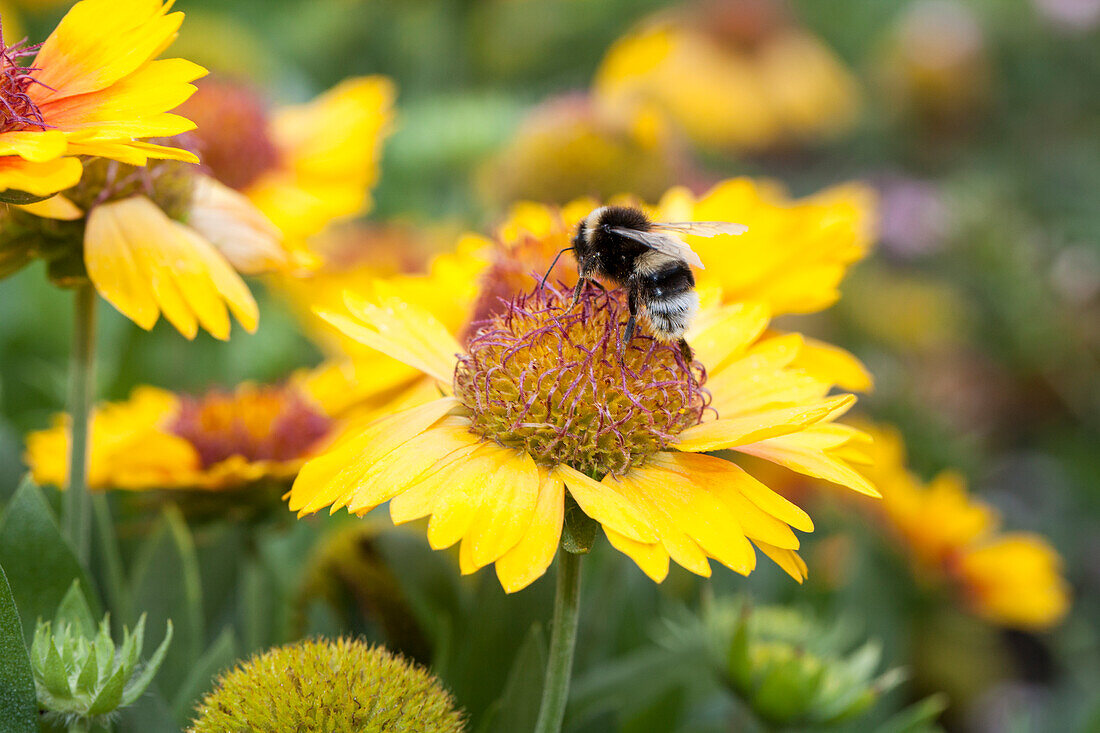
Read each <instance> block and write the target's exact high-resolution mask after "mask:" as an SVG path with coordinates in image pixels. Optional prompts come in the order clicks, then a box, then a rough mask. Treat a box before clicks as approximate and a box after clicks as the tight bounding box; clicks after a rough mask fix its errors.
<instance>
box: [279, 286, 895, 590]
mask: <svg viewBox="0 0 1100 733" xmlns="http://www.w3.org/2000/svg"><path fill="white" fill-rule="evenodd" d="M620 295H621V294H620V293H618V292H615V293H611V294H601V292H600V291H598V290H597V289H596V288H589V289H587V290H586V291H584V293H583V295H582V299H581V303H580V304H579V306H578V307H577V308H574V309H572V310H571V311H567V310H566V308H565V307H564V305H565V304H566V303H567V301H568V297H569V296H568V294H566V293H564V291H559V290H552V291H551V290H545V291H540V293H537V294H532V295H529V296H521V297H518V298H516V299H513V300H511V301H510V302H508V303H504V304H502V305H501V307H500V309H498V310H497V312H496V313H495V314H494V315H492V316H491V317H490V318H489V319H488V320H486V321H484V322H482V323H481V324H479V326H478V327H477V329H476V330H475V332H474V333H473V334H471V335H469V336H468V338H467V340H466V345H465V346H463V345H462V344H461V343H460V342H459V341H458V340H457V338H456V334H454V333H452V331H451V330H449V329H448V328H447V327H446V326H444V324H443V323H442V322H440V320H439V319H438V318H436V317H435V316H433V315H432V314H431V313H429V312H428V311H427V310H426V309H424V308H421V307H418V306H417V305H414V304H411V303H408V302H405V301H403V300H401V299H400V298H398V297H396V296H390V297H380V298H377V299H375V300H374V302H371V301H369V300H366V299H363V298H361V297H357V296H356V295H355V294H354V293H350V292H349V293H346V294H345V299H346V306H347V307H346V310H345V309H342V310H341V311H339V312H337V311H323V312H321V315H322V316H323V317H324V318H326V319H327V320H328V321H329V322H331V323H332V324H333V325H334V326H336V327H337V328H339V329H340V330H341V331H343V332H344V333H345V334H346V335H347V336H349V337H351V338H354V339H357V340H358V341H360V342H362V343H363V344H365V345H367V346H370V347H372V348H375V349H377V350H379V351H381V352H383V353H386V354H388V355H389V356H391V357H393V358H395V359H397V360H399V361H402V362H404V363H405V364H407V365H409V366H410V367H413V368H415V369H417V370H419V371H421V372H422V373H423V374H424V375H426V376H427V377H428V378H430V380H431V381H432V383H433V384H434V386H435V388H436V389H437V390H438V391H439V392H442V393H443V395H444V396H443V397H440V398H436V399H431V398H422V399H421V400H419V404H415V405H414V406H412V407H410V408H408V409H405V410H400V411H394V410H390V411H388V414H385V415H384V416H383V417H381V418H378V419H377V420H374V421H373V422H370V423H368V424H366V425H365V426H363V427H362V428H360V429H358V430H349V431H348V433H347V434H346V436H345V437H344V438H343V439H342V440H340V441H338V442H337V443H336V444H335V445H334V446H332V448H331V449H330V450H328V451H326V452H325V453H324V454H323V455H321V456H319V457H318V458H315V459H313V460H311V461H309V462H307V464H306V465H305V467H304V468H303V470H302V472H301V473H300V474H299V476H298V479H297V480H296V481H295V484H294V488H293V490H292V492H291V494H290V507H291V509H292V510H295V511H298V512H299V514H308V513H312V512H316V511H318V510H319V509H321V508H323V507H330V510H331V511H336V510H337V509H338V508H342V507H347V508H348V510H349V511H351V512H355V513H357V514H365V513H367V512H369V511H371V510H372V509H374V508H375V507H376V506H378V505H380V504H382V503H385V502H387V501H388V502H389V507H390V515H391V517H392V518H393V520H394V522H396V523H402V522H407V521H411V520H414V519H419V518H422V517H427V516H430V517H431V519H430V521H429V523H428V530H427V531H428V540H429V543H430V544H431V546H432V547H433V548H435V549H441V548H445V547H449V546H451V545H453V544H455V543H457V542H459V541H460V540H461V547H460V551H459V562H460V568H461V570H462V572H463V573H471V572H474V571H476V570H478V569H479V568H481V567H484V566H485V565H489V564H494V563H495V567H496V572H497V575H498V577H499V579H500V581H501V584H502V585H503V587H504V588H505V590H507V591H509V592H512V591H516V590H519V589H521V588H523V587H525V586H527V585H528V584H529V583H531V582H533V581H534V580H535V579H537V578H538V577H540V576H541V575H542V574H543V573H544V572H545V571H546V569H547V567H548V566H549V565H550V563H551V562H552V560H553V557H554V554H555V553H556V551H557V548H558V543H559V540H560V538H561V534H562V527H563V523H564V521H565V520H564V517H565V513H566V506H567V504H571V503H573V502H575V504H576V505H577V506H578V507H579V508H580V510H581V511H583V512H584V514H585V515H587V516H588V517H590V518H591V519H593V520H595V521H597V522H599V523H600V524H601V525H602V526H603V528H604V531H605V534H606V535H607V537H608V539H609V540H610V542H611V544H612V545H613V546H615V547H616V548H617V549H619V550H620V551H622V552H623V553H625V554H627V555H628V556H630V557H631V558H632V559H633V560H634V561H635V562H636V563H637V564H638V566H639V567H640V568H641V569H642V570H643V571H644V572H646V574H648V575H649V576H650V577H651V578H653V579H654V580H655V581H658V582H659V581H661V580H663V579H664V577H665V576H666V574H667V573H668V569H669V563H670V561H675V562H676V563H678V564H680V565H682V566H684V567H685V568H687V569H689V570H691V571H692V572H695V573H697V574H700V575H704V576H709V575H710V572H711V568H710V564H709V559H712V558H713V559H716V560H718V561H719V562H720V563H721V564H723V565H726V566H727V567H729V568H731V569H733V570H734V571H736V572H739V573H743V574H748V573H749V572H751V571H752V569H753V568H754V567H755V563H756V556H755V552H754V550H753V547H754V546H755V547H756V548H757V549H759V550H760V551H761V552H763V553H765V554H766V555H767V556H769V557H771V558H772V559H773V560H774V561H775V562H777V563H778V564H779V565H780V566H781V567H782V568H783V569H784V570H785V571H786V572H788V573H789V574H791V575H792V576H793V577H795V578H796V579H798V580H801V579H802V578H803V577H804V575H805V570H806V568H805V564H804V563H803V562H802V560H801V558H799V557H798V554H797V552H796V550H797V549H798V546H799V541H798V538H797V537H796V536H795V535H794V533H793V532H792V531H791V528H792V527H794V528H796V529H800V530H803V531H811V530H812V529H813V524H812V522H811V521H810V519H809V517H808V516H807V515H806V514H805V513H804V512H803V511H802V510H800V509H798V508H797V507H796V506H794V505H793V504H791V503H789V502H788V501H786V500H785V499H783V498H781V497H780V496H779V495H778V494H776V493H774V492H773V491H771V490H770V489H768V488H767V487H766V486H764V485H763V484H761V483H759V482H758V481H756V480H755V479H754V478H752V477H751V476H750V475H749V474H747V473H746V472H745V471H743V470H742V469H741V468H739V467H738V466H737V465H736V464H734V463H732V462H730V461H727V460H724V459H721V458H717V457H713V456H708V455H703V453H706V452H711V451H719V450H733V451H738V452H743V453H746V454H752V455H755V456H760V457H763V458H766V459H768V460H771V461H774V462H776V463H779V464H780V465H783V466H786V467H788V468H790V469H792V470H795V471H798V472H802V473H806V474H809V475H813V476H818V477H821V478H824V479H826V480H829V481H834V482H837V483H840V484H843V485H845V486H849V487H850V488H853V489H855V490H857V491H860V492H863V493H867V494H870V495H876V492H875V489H874V488H873V486H872V485H871V484H870V483H869V482H868V481H866V479H864V478H863V477H862V476H860V474H858V473H857V472H856V471H854V470H853V469H852V468H851V467H850V466H849V465H848V462H847V461H848V459H849V458H855V459H859V458H860V457H861V456H862V453H863V448H864V447H865V446H864V440H865V436H864V435H863V434H862V433H860V432H859V431H857V430H854V429H852V428H849V427H847V426H845V425H842V424H839V423H837V422H835V420H836V418H837V417H839V416H840V415H842V414H843V413H844V412H846V411H847V410H848V408H849V407H850V406H851V405H852V403H853V402H854V400H855V397H854V396H852V395H839V396H829V393H830V391H831V389H832V387H833V383H832V382H830V381H829V380H827V379H824V378H822V377H820V376H818V375H814V374H811V373H810V372H809V371H807V370H805V369H802V368H799V367H797V366H795V363H796V361H797V359H798V356H799V354H800V352H801V351H802V350H803V348H804V340H803V339H802V337H801V336H799V335H797V334H787V335H778V336H777V335H771V334H767V333H766V332H765V330H766V328H767V324H768V321H769V315H768V312H767V309H766V308H765V307H764V306H762V305H747V304H732V305H720V304H719V303H717V302H714V303H712V304H711V305H710V306H709V307H707V308H706V309H704V311H703V312H702V313H701V314H700V316H699V318H698V319H697V320H696V323H695V325H694V327H693V330H692V332H691V333H690V334H689V336H688V339H689V341H690V342H691V344H692V346H693V348H694V349H695V352H696V355H697V357H698V359H699V362H696V363H694V364H692V365H688V364H685V363H684V362H683V360H682V358H678V357H677V354H678V350H677V349H675V348H674V347H672V346H668V345H662V344H659V343H657V342H656V341H654V340H653V339H651V338H649V337H646V336H640V337H636V339H635V340H634V341H633V342H631V344H629V345H622V347H621V348H620V339H621V335H622V323H623V321H625V318H626V314H625V305H624V303H623V301H622V300H621V298H620ZM617 354H622V361H620V360H619V358H618V357H617V356H616V355H617ZM703 365H705V368H704V366H703ZM704 384H705V388H704ZM437 394H438V392H437Z"/></svg>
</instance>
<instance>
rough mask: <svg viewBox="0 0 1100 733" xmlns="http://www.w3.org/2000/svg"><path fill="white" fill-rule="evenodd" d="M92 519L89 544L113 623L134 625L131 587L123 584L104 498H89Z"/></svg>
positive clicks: (118, 557) (113, 531)
mask: <svg viewBox="0 0 1100 733" xmlns="http://www.w3.org/2000/svg"><path fill="white" fill-rule="evenodd" d="M92 518H93V527H94V534H93V538H94V540H95V541H94V542H93V544H92V551H93V552H92V555H93V560H94V561H96V562H95V573H96V577H98V578H99V579H100V583H101V584H102V585H101V588H102V589H103V591H104V597H105V598H106V601H107V603H108V605H109V607H110V609H111V612H112V613H113V614H114V617H115V621H116V623H122V624H133V623H134V615H135V614H134V609H133V604H132V602H131V599H130V588H129V586H128V585H127V583H126V574H125V572H124V570H123V567H122V554H121V552H120V551H119V547H118V536H117V534H116V533H115V525H114V520H113V519H112V518H111V505H110V503H109V499H108V497H107V496H106V495H104V494H94V495H93V496H92Z"/></svg>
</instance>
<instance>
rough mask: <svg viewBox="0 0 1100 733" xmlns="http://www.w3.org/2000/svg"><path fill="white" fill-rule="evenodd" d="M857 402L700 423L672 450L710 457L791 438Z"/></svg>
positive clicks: (848, 398)
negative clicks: (743, 446) (759, 442)
mask: <svg viewBox="0 0 1100 733" xmlns="http://www.w3.org/2000/svg"><path fill="white" fill-rule="evenodd" d="M855 400H856V398H855V395H842V396H840V397H834V398H832V399H828V400H824V401H822V402H818V403H815V404H811V405H798V406H795V407H782V408H778V409H775V410H765V411H763V412H757V413H755V414H751V415H746V416H744V417H737V418H732V419H728V420H723V419H719V420H713V421H711V422H705V423H700V424H699V425H695V426H693V427H690V428H688V429H687V430H685V431H684V432H682V433H680V435H679V436H677V439H676V443H674V444H673V446H672V447H673V448H676V449H677V450H682V451H692V452H695V453H706V452H709V451H716V450H724V449H727V448H733V447H735V446H738V445H744V444H746V443H755V442H757V441H760V440H765V439H767V438H774V437H777V436H780V435H788V434H790V433H794V432H798V431H799V430H802V429H803V428H804V427H806V426H807V425H812V424H813V423H816V422H819V421H821V420H824V419H825V418H827V417H829V416H830V415H831V414H832V413H833V412H834V411H835V410H837V409H840V408H843V407H845V406H848V405H851V404H852V403H854V402H855Z"/></svg>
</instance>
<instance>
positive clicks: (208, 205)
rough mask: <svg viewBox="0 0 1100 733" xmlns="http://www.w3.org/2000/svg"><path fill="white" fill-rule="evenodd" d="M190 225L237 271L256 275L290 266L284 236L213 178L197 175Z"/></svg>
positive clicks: (248, 204)
mask: <svg viewBox="0 0 1100 733" xmlns="http://www.w3.org/2000/svg"><path fill="white" fill-rule="evenodd" d="M187 224H188V226H190V227H191V228H192V229H194V230H195V231H197V232H198V233H199V234H201V235H202V236H203V237H204V238H205V239H206V240H207V241H208V242H210V243H211V244H213V245H214V246H215V247H216V248H217V249H218V251H219V252H221V253H222V254H223V255H224V256H225V258H226V259H227V260H229V262H230V264H232V265H233V267H234V268H235V269H236V270H237V271H238V272H243V273H245V274H247V275H255V274H259V273H261V272H269V271H272V270H279V269H284V268H286V267H288V266H289V265H290V263H291V257H290V253H289V252H288V251H287V250H285V249H284V248H283V246H282V233H281V232H279V230H278V229H276V228H275V225H274V224H272V223H271V221H270V220H268V218H267V217H266V216H264V215H263V214H262V213H260V211H259V209H257V208H256V207H255V206H253V205H252V203H251V202H250V201H249V200H248V199H247V198H246V197H244V196H242V195H241V194H239V193H237V192H236V191H234V190H233V189H231V188H229V187H228V186H225V185H223V184H221V183H219V182H218V181H216V180H214V179H213V178H211V177H210V176H197V177H196V180H195V190H194V193H193V194H192V201H191V211H190V212H189V214H188V217H187Z"/></svg>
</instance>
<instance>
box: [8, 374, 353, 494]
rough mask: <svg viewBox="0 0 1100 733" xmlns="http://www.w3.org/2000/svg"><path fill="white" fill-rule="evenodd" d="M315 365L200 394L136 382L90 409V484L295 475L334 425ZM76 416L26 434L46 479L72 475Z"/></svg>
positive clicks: (191, 484) (231, 484) (197, 482)
mask: <svg viewBox="0 0 1100 733" xmlns="http://www.w3.org/2000/svg"><path fill="white" fill-rule="evenodd" d="M315 381H316V376H315V374H312V373H311V374H303V375H298V376H297V377H295V378H294V379H292V380H291V381H289V382H288V383H286V384H282V385H266V386H260V385H256V384H252V383H244V384H242V385H240V386H238V387H237V388H236V389H234V390H233V391H232V392H225V391H220V390H214V391H211V392H210V393H208V394H206V395H203V396H201V397H190V396H186V395H178V394H174V393H172V392H168V391H166V390H163V389H158V388H156V387H148V386H142V387H137V388H136V389H135V390H134V391H133V392H132V393H131V395H130V398H129V399H128V400H126V401H124V402H118V403H107V404H104V405H100V406H99V407H98V408H97V409H96V410H95V411H94V414H93V417H92V432H91V435H92V444H91V450H90V459H89V469H88V485H89V487H90V488H92V489H97V490H104V489H127V490H147V489H236V488H243V487H247V486H250V485H252V484H253V483H255V482H257V481H259V480H261V479H274V480H279V481H283V480H289V479H290V478H292V477H293V476H294V475H295V474H297V472H298V469H299V468H301V465H302V462H303V461H304V460H305V459H306V458H307V457H309V456H311V455H313V454H314V452H315V451H317V450H318V449H319V448H320V447H322V446H323V445H324V444H325V443H326V442H327V441H329V440H331V439H332V438H333V437H334V436H335V434H336V430H337V423H336V420H335V418H334V417H333V413H332V412H330V410H329V405H327V404H325V403H324V402H322V401H320V400H318V399H316V398H315V392H314V389H313V385H314V384H315ZM68 449H69V420H68V416H67V415H58V416H57V417H56V418H55V419H54V425H53V426H52V427H51V428H49V429H47V430H40V431H36V432H33V433H31V434H30V435H28V436H27V451H26V455H25V460H26V462H27V465H28V466H30V469H31V475H32V476H33V477H34V479H35V481H37V482H38V483H40V484H49V485H54V486H65V485H66V484H67V473H66V472H67V470H68V468H67V466H68V462H67V458H66V457H67V456H68Z"/></svg>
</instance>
